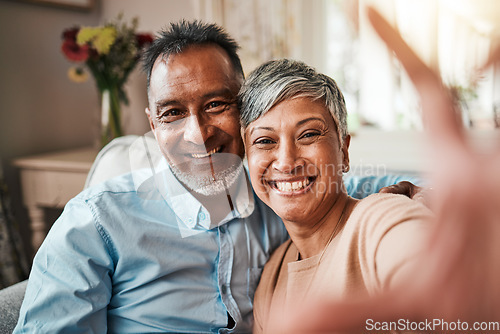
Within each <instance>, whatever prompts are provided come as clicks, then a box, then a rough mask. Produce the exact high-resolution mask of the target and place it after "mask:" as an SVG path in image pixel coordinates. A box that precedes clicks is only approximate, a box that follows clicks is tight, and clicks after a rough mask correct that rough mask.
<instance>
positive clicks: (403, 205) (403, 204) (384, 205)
mask: <svg viewBox="0 0 500 334" xmlns="http://www.w3.org/2000/svg"><path fill="white" fill-rule="evenodd" d="M354 213H356V214H358V215H359V214H365V215H366V214H368V213H369V214H370V215H375V217H380V216H385V215H388V214H390V215H391V216H395V215H401V216H408V215H415V214H416V215H424V216H432V212H431V211H430V209H429V208H428V207H426V206H425V205H424V204H423V203H421V202H419V201H416V200H412V199H411V198H409V197H408V196H405V195H399V194H380V193H377V194H372V195H370V196H368V197H366V198H364V199H362V200H360V201H359V202H358V204H357V205H356V207H355V208H354V210H353V214H354Z"/></svg>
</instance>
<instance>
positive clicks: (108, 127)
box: [61, 15, 153, 146]
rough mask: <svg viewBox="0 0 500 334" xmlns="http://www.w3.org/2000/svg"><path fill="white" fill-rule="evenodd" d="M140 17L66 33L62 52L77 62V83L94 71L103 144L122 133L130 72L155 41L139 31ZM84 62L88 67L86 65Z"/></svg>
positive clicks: (73, 70) (72, 74) (74, 77)
mask: <svg viewBox="0 0 500 334" xmlns="http://www.w3.org/2000/svg"><path fill="white" fill-rule="evenodd" d="M137 24H138V19H137V18H134V19H133V20H132V22H131V24H127V23H124V22H122V15H120V16H118V18H117V19H116V20H115V21H113V22H110V23H107V24H105V25H103V26H98V27H72V28H69V29H66V30H65V31H64V32H63V35H62V38H63V42H62V47H61V49H62V52H63V54H64V55H65V56H66V58H67V59H68V60H70V61H72V62H75V63H77V65H76V66H74V67H71V68H70V69H69V71H68V76H69V78H70V79H71V80H73V81H75V82H83V81H86V79H87V78H88V74H87V72H86V71H85V66H86V67H87V69H88V70H89V71H90V73H92V76H93V77H94V79H95V82H96V84H97V89H98V91H99V94H100V96H101V127H102V128H101V145H102V146H104V145H106V144H107V143H108V142H109V141H111V140H112V139H113V138H115V137H119V136H121V135H123V131H122V127H121V117H120V116H121V115H120V114H121V103H124V104H128V98H127V95H126V93H125V91H124V89H123V87H124V85H125V82H126V81H127V79H128V76H129V74H130V73H131V72H132V70H133V69H134V68H135V66H136V65H137V63H138V61H139V59H140V57H141V52H142V49H143V47H144V46H145V45H147V44H149V43H151V42H152V41H153V37H152V36H151V35H150V34H139V33H136V29H137ZM84 65H85V66H84Z"/></svg>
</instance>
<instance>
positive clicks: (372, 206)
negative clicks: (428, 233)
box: [346, 194, 433, 239]
mask: <svg viewBox="0 0 500 334" xmlns="http://www.w3.org/2000/svg"><path fill="white" fill-rule="evenodd" d="M432 217H433V214H432V212H431V211H430V210H429V208H427V207H426V206H425V205H424V204H422V203H420V202H418V201H415V200H412V199H410V198H408V197H407V196H404V195H395V194H373V195H370V196H368V197H366V198H364V199H362V200H360V201H359V202H358V203H357V205H356V207H355V208H354V210H353V211H352V213H351V216H350V217H349V223H348V224H347V226H346V227H347V230H350V231H351V233H354V234H356V235H358V236H360V237H363V235H364V236H365V237H367V238H368V237H370V238H373V237H375V238H376V239H377V238H381V237H383V235H385V234H386V233H387V232H388V231H389V230H391V229H392V228H394V227H396V226H398V225H401V224H405V226H410V225H411V226H415V225H419V226H422V225H428V224H429V223H430V221H431V219H432Z"/></svg>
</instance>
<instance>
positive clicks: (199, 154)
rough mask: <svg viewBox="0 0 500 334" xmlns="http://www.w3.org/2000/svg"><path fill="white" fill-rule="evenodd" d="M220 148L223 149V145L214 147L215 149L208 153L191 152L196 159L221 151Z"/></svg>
mask: <svg viewBox="0 0 500 334" xmlns="http://www.w3.org/2000/svg"><path fill="white" fill-rule="evenodd" d="M220 149H221V147H220V146H219V147H216V148H214V149H213V150H211V151H210V152H207V153H191V156H192V157H193V158H196V159H201V158H206V157H209V156H211V155H212V154H214V153H217V152H219V150H220Z"/></svg>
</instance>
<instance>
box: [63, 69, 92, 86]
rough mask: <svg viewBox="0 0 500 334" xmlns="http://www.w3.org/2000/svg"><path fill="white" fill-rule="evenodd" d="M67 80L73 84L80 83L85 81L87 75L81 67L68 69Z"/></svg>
mask: <svg viewBox="0 0 500 334" xmlns="http://www.w3.org/2000/svg"><path fill="white" fill-rule="evenodd" d="M68 78H69V79H70V80H71V81H73V82H78V83H81V82H85V81H87V79H88V78H89V75H88V73H87V72H85V71H84V70H83V68H81V67H70V69H69V70H68Z"/></svg>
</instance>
